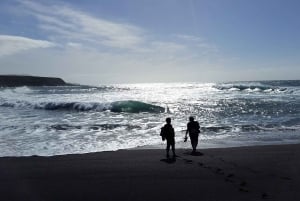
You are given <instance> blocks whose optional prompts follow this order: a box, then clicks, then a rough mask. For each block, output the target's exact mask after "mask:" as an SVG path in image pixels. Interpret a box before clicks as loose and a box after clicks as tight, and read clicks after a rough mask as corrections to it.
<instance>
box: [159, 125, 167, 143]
mask: <svg viewBox="0 0 300 201" xmlns="http://www.w3.org/2000/svg"><path fill="white" fill-rule="evenodd" d="M160 136H161V139H162V141H165V139H166V132H165V127H164V126H163V127H161V129H160Z"/></svg>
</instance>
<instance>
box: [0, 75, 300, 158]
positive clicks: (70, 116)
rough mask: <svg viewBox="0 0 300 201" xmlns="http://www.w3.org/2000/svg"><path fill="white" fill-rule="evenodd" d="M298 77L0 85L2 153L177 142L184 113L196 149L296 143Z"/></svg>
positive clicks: (298, 131)
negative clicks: (194, 128)
mask: <svg viewBox="0 0 300 201" xmlns="http://www.w3.org/2000/svg"><path fill="white" fill-rule="evenodd" d="M299 114H300V81H299V80H294V81H255V82H226V83H151V84H119V85H101V86H84V85H74V86H61V87H27V86H24V87H17V88H0V156H30V155H42V156H51V155H61V154H73V153H88V152H98V151H110V150H118V149H129V148H139V147H143V148H163V147H164V143H165V142H162V141H161V137H160V136H159V133H160V128H161V127H162V126H163V125H164V123H165V118H166V117H171V118H172V125H173V127H174V128H175V132H176V133H175V135H176V147H177V148H189V147H190V144H189V142H187V143H184V142H183V137H184V134H185V130H186V124H187V122H188V118H189V116H194V117H195V119H196V120H197V121H199V123H200V126H201V133H200V139H199V148H200V149H201V148H213V147H234V146H249V145H265V144H285V143H299V142H300V115H299Z"/></svg>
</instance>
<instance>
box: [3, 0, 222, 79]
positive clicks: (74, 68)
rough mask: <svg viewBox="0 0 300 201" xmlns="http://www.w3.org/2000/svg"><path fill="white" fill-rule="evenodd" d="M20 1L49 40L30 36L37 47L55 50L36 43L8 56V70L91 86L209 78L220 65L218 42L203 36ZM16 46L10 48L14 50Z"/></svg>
mask: <svg viewBox="0 0 300 201" xmlns="http://www.w3.org/2000/svg"><path fill="white" fill-rule="evenodd" d="M18 2H19V7H18V9H19V12H20V13H21V12H22V14H25V16H29V18H28V19H26V20H29V21H26V20H25V21H26V22H27V23H30V25H31V26H32V27H33V28H36V30H34V31H36V32H37V33H38V35H43V36H44V37H45V38H46V40H44V41H41V40H34V39H29V38H26V39H27V40H29V41H31V42H33V41H35V42H36V43H37V42H40V43H37V44H39V46H38V45H37V44H36V46H38V47H52V46H54V44H56V46H55V47H56V48H44V49H43V51H41V50H39V49H33V47H32V48H31V50H30V51H29V50H27V51H23V52H22V53H20V54H18V55H13V56H10V57H7V58H3V59H2V60H0V66H4V67H3V68H2V69H1V71H2V72H5V73H26V74H35V75H44V76H48V75H52V76H62V75H63V76H64V78H66V80H68V81H71V82H76V83H88V84H99V83H120V82H123V83H126V82H164V81H178V80H187V81H195V80H198V79H204V78H205V79H208V78H207V77H205V69H207V68H209V69H212V70H214V69H217V68H218V66H220V65H219V62H220V60H219V58H217V56H216V51H214V49H213V45H211V44H209V43H208V42H207V41H206V40H204V39H202V38H201V37H197V36H192V35H172V34H170V35H167V36H165V35H160V33H151V32H149V31H147V30H146V29H144V28H142V27H137V26H134V25H132V24H128V23H124V22H123V23H119V22H114V21H111V20H106V19H102V18H99V17H95V16H94V15H92V14H89V13H86V12H83V11H79V10H77V9H75V8H73V7H70V6H68V5H66V4H65V3H59V5H57V4H55V5H54V4H52V3H49V2H47V1H29V0H22V1H21V0H20V1H18ZM41 2H43V3H41ZM32 17H33V18H32ZM33 23H34V24H33ZM12 37H13V36H12ZM23 39H25V37H23ZM23 41H24V40H23ZM42 42H43V43H42ZM13 44H14V43H12V42H11V43H9V44H8V45H7V46H10V45H11V46H10V47H7V48H6V49H9V48H11V49H14V45H13ZM23 46H25V45H23ZM27 48H29V45H28V44H27ZM23 49H24V50H25V49H26V48H23ZM23 49H22V48H20V51H21V50H23ZM4 52H10V54H13V53H17V51H12V50H11V51H8V50H6V51H4ZM35 58H39V59H35ZM199 72H200V73H199ZM201 77H203V78H201Z"/></svg>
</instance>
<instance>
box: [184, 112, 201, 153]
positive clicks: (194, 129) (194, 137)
mask: <svg viewBox="0 0 300 201" xmlns="http://www.w3.org/2000/svg"><path fill="white" fill-rule="evenodd" d="M189 119H190V122H189V123H188V124H187V130H186V133H185V139H184V141H185V142H186V141H187V134H189V136H190V139H191V144H192V148H193V152H192V154H195V153H196V148H197V145H198V137H199V133H200V126H199V123H198V121H194V117H190V118H189Z"/></svg>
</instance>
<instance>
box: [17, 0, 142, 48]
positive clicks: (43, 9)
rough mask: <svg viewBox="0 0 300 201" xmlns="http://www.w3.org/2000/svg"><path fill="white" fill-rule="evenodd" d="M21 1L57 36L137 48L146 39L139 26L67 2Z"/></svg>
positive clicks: (114, 46) (55, 37)
mask: <svg viewBox="0 0 300 201" xmlns="http://www.w3.org/2000/svg"><path fill="white" fill-rule="evenodd" d="M20 4H21V5H22V6H23V7H24V8H25V9H26V10H27V13H28V14H30V15H32V16H34V17H35V18H36V19H38V21H39V23H40V24H39V28H40V29H42V30H44V31H46V32H47V33H48V34H51V36H52V38H54V39H57V40H69V41H72V42H74V41H75V42H78V41H85V42H86V43H87V42H88V43H90V45H91V44H97V45H103V46H106V47H112V48H125V49H133V48H136V47H137V46H138V45H139V44H141V43H142V42H143V40H144V38H143V36H142V35H141V34H142V30H141V29H140V28H138V27H136V26H133V25H130V24H124V23H122V24H121V23H116V22H112V21H108V20H104V19H100V18H96V17H94V16H92V15H89V14H86V13H84V12H81V11H78V10H75V9H72V8H70V7H68V6H66V5H59V6H57V5H43V4H39V3H36V2H32V1H20ZM54 10H55V12H53V11H54Z"/></svg>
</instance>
